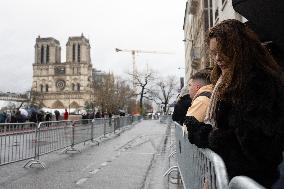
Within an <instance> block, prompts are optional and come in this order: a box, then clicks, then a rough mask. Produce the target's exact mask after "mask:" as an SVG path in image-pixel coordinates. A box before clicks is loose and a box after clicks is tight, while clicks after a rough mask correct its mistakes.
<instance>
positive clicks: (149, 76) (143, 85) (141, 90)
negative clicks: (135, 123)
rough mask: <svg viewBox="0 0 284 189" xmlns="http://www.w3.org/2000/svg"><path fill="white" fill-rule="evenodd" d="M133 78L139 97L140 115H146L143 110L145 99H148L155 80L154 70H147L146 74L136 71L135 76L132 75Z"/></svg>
mask: <svg viewBox="0 0 284 189" xmlns="http://www.w3.org/2000/svg"><path fill="white" fill-rule="evenodd" d="M129 75H131V76H132V78H133V83H134V87H135V89H134V91H136V94H137V96H139V108H140V114H143V113H144V110H143V99H144V97H147V96H148V94H149V92H150V87H149V86H150V85H151V84H152V82H153V81H154V80H155V77H154V76H155V73H154V71H153V70H150V71H149V70H147V71H144V72H138V71H136V72H135V73H134V74H130V73H129Z"/></svg>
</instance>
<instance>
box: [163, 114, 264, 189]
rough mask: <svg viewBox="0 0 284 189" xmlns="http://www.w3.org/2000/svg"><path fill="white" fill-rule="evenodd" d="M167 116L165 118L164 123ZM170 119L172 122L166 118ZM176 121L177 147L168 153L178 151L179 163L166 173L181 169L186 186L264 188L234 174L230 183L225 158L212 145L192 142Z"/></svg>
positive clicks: (225, 188)
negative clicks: (203, 147) (203, 146)
mask: <svg viewBox="0 0 284 189" xmlns="http://www.w3.org/2000/svg"><path fill="white" fill-rule="evenodd" d="M164 120H168V119H163V121H162V123H163V122H164ZM165 123H169V122H165ZM174 124H175V141H176V142H175V143H176V144H175V145H176V149H175V150H173V152H172V153H171V154H170V156H169V157H171V156H173V155H176V158H177V166H172V167H170V168H169V170H168V171H167V172H166V173H165V174H164V176H166V175H168V174H170V173H171V172H172V171H178V172H179V174H180V176H181V179H182V183H183V186H184V188H185V189H201V188H208V189H263V188H264V187H263V186H261V185H259V184H258V183H256V182H255V181H254V180H252V179H250V178H248V177H245V176H237V177H234V178H233V179H232V180H231V181H230V183H229V181H228V176H227V171H226V167H225V164H224V162H223V160H222V158H221V157H220V156H219V155H218V154H216V153H215V152H213V151H212V150H209V149H201V148H198V147H197V146H195V145H193V144H191V143H190V142H189V140H188V136H187V133H185V132H184V131H183V129H182V126H181V125H179V124H178V123H177V122H174Z"/></svg>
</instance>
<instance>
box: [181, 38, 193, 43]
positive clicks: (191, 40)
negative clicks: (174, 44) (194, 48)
mask: <svg viewBox="0 0 284 189" xmlns="http://www.w3.org/2000/svg"><path fill="white" fill-rule="evenodd" d="M182 41H183V42H191V43H192V42H193V39H187V38H185V39H183V40H182Z"/></svg>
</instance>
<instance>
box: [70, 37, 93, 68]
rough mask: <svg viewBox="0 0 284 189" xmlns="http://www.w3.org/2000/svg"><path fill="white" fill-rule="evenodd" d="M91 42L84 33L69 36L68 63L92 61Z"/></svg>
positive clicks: (88, 62)
mask: <svg viewBox="0 0 284 189" xmlns="http://www.w3.org/2000/svg"><path fill="white" fill-rule="evenodd" d="M90 49H91V46H90V43H89V40H88V39H87V38H85V36H84V35H83V34H82V35H81V36H79V37H77V36H76V37H69V39H68V42H67V44H66V62H67V63H87V64H90V63H91V57H90Z"/></svg>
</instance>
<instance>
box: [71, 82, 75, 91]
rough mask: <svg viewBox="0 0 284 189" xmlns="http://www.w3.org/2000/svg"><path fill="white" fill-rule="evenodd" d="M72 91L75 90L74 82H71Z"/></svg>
mask: <svg viewBox="0 0 284 189" xmlns="http://www.w3.org/2000/svg"><path fill="white" fill-rule="evenodd" d="M72 91H75V84H74V83H72Z"/></svg>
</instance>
